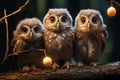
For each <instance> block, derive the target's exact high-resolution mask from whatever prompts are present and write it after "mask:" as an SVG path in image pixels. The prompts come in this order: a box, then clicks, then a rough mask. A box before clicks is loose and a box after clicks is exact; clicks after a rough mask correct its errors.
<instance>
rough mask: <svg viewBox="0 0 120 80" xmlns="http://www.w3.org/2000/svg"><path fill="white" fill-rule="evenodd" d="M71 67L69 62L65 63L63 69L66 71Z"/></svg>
mask: <svg viewBox="0 0 120 80" xmlns="http://www.w3.org/2000/svg"><path fill="white" fill-rule="evenodd" d="M71 65H72V64H70V63H69V62H66V63H65V64H64V65H63V67H66V68H67V70H69V69H70V66H71Z"/></svg>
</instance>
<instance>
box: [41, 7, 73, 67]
mask: <svg viewBox="0 0 120 80" xmlns="http://www.w3.org/2000/svg"><path fill="white" fill-rule="evenodd" d="M43 25H44V27H45V33H44V37H45V46H46V51H47V55H48V56H50V57H51V58H52V59H53V69H56V67H58V66H63V65H65V66H67V69H69V63H70V59H71V57H72V54H73V41H74V34H73V29H72V17H71V15H70V14H69V12H68V11H67V9H50V10H49V11H48V13H47V14H46V16H45V17H44V20H43Z"/></svg>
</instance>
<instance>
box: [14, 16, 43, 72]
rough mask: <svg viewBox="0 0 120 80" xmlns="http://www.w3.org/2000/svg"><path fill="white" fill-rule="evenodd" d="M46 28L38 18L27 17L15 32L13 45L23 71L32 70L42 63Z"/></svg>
mask: <svg viewBox="0 0 120 80" xmlns="http://www.w3.org/2000/svg"><path fill="white" fill-rule="evenodd" d="M43 32H44V28H43V25H42V23H41V21H40V20H39V19H37V18H26V19H24V20H22V21H20V22H19V24H18V25H17V27H16V31H15V32H14V37H13V39H12V45H13V47H14V50H13V52H14V54H15V55H19V56H18V59H17V65H18V66H19V67H20V69H21V70H22V71H31V70H34V69H36V67H40V66H41V65H42V59H43V57H44V56H43V53H42V52H41V51H38V50H37V49H44V48H45V45H44V37H43V36H44V35H43Z"/></svg>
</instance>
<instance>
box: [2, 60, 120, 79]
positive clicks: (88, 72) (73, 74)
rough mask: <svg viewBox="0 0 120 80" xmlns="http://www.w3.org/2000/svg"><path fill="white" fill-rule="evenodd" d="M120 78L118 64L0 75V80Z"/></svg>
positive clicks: (119, 63)
mask: <svg viewBox="0 0 120 80" xmlns="http://www.w3.org/2000/svg"><path fill="white" fill-rule="evenodd" d="M119 77H120V62H114V63H108V64H104V65H98V67H91V66H84V67H83V68H79V69H78V68H77V67H76V66H73V67H71V68H70V70H66V68H59V69H57V70H56V71H52V70H51V69H44V70H37V71H33V72H19V71H17V72H9V73H5V74H3V73H1V74H0V79H21V80H23V79H26V80H28V79H30V80H34V79H35V80H36V79H84V80H91V79H94V80H95V79H96V80H98V79H99V80H104V79H105V80H107V79H109V80H117V79H118V78H119Z"/></svg>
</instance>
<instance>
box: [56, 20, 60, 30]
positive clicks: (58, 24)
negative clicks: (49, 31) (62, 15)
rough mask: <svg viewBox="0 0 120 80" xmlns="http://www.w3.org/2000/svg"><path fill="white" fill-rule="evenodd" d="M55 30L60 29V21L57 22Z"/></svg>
mask: <svg viewBox="0 0 120 80" xmlns="http://www.w3.org/2000/svg"><path fill="white" fill-rule="evenodd" d="M57 30H58V31H59V30H60V23H59V22H57Z"/></svg>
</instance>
